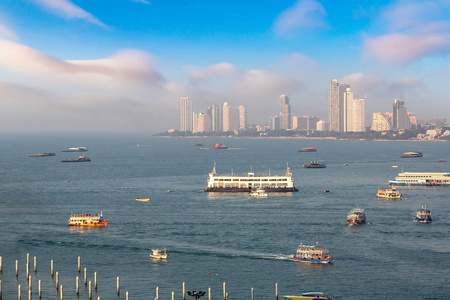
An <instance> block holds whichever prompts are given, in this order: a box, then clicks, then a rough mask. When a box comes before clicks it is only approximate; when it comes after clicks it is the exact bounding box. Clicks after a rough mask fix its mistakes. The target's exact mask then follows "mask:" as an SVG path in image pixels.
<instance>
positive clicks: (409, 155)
mask: <svg viewBox="0 0 450 300" xmlns="http://www.w3.org/2000/svg"><path fill="white" fill-rule="evenodd" d="M422 156H423V155H422V153H421V152H405V153H403V155H402V156H400V157H401V158H414V157H422Z"/></svg>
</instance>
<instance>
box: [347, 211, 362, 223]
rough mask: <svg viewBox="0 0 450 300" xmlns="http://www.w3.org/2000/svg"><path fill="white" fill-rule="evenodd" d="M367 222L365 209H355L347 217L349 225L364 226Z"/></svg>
mask: <svg viewBox="0 0 450 300" xmlns="http://www.w3.org/2000/svg"><path fill="white" fill-rule="evenodd" d="M364 222H366V213H365V212H364V209H363V208H358V207H356V208H354V209H352V210H351V211H350V212H349V213H348V215H347V221H346V222H345V223H347V224H362V223H364Z"/></svg>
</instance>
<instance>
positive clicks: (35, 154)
mask: <svg viewBox="0 0 450 300" xmlns="http://www.w3.org/2000/svg"><path fill="white" fill-rule="evenodd" d="M45 156H55V153H50V152H44V153H33V154H28V157H45Z"/></svg>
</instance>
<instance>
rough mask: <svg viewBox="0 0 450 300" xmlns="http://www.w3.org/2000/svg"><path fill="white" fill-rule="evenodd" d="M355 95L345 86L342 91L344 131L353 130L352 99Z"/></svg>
mask: <svg viewBox="0 0 450 300" xmlns="http://www.w3.org/2000/svg"><path fill="white" fill-rule="evenodd" d="M355 98H356V95H355V94H354V93H352V92H351V90H350V87H347V88H346V89H345V92H344V111H343V112H344V119H343V121H344V122H343V123H344V130H343V131H344V132H347V131H354V130H353V100H354V99H355Z"/></svg>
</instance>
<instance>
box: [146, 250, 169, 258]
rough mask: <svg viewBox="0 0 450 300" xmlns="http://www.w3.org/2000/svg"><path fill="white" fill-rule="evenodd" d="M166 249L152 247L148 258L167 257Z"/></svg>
mask: <svg viewBox="0 0 450 300" xmlns="http://www.w3.org/2000/svg"><path fill="white" fill-rule="evenodd" d="M167 256H168V255H167V249H166V248H164V249H152V253H151V254H150V258H154V259H167Z"/></svg>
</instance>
